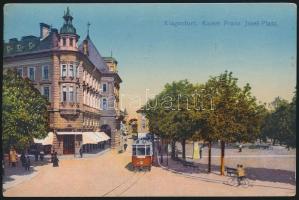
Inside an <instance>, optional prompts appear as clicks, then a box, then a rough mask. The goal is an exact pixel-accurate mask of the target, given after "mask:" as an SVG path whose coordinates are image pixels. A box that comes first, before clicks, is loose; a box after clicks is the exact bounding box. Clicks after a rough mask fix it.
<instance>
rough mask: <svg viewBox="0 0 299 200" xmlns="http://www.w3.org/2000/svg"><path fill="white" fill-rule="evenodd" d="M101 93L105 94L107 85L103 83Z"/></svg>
mask: <svg viewBox="0 0 299 200" xmlns="http://www.w3.org/2000/svg"><path fill="white" fill-rule="evenodd" d="M103 92H107V83H103Z"/></svg>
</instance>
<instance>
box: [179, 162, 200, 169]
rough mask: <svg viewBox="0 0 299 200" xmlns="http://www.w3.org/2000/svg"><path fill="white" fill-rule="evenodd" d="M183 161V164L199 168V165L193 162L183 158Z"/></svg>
mask: <svg viewBox="0 0 299 200" xmlns="http://www.w3.org/2000/svg"><path fill="white" fill-rule="evenodd" d="M182 163H183V165H184V166H186V167H193V168H198V166H197V165H195V164H194V163H193V162H188V161H185V160H182Z"/></svg>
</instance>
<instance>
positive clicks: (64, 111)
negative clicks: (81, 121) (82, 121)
mask: <svg viewBox="0 0 299 200" xmlns="http://www.w3.org/2000/svg"><path fill="white" fill-rule="evenodd" d="M59 112H60V114H61V115H78V114H79V113H80V105H79V103H75V102H61V103H60V106H59Z"/></svg>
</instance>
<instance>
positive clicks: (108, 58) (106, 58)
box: [103, 57, 117, 62]
mask: <svg viewBox="0 0 299 200" xmlns="http://www.w3.org/2000/svg"><path fill="white" fill-rule="evenodd" d="M103 59H104V60H112V61H114V62H117V60H116V59H115V58H113V57H103Z"/></svg>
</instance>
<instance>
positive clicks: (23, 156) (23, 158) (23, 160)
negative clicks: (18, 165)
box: [21, 151, 26, 167]
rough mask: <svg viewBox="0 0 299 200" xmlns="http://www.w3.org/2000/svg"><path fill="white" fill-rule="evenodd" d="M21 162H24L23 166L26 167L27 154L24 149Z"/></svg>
mask: <svg viewBox="0 0 299 200" xmlns="http://www.w3.org/2000/svg"><path fill="white" fill-rule="evenodd" d="M21 162H22V167H25V165H26V156H25V152H24V151H22V154H21Z"/></svg>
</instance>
